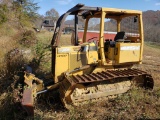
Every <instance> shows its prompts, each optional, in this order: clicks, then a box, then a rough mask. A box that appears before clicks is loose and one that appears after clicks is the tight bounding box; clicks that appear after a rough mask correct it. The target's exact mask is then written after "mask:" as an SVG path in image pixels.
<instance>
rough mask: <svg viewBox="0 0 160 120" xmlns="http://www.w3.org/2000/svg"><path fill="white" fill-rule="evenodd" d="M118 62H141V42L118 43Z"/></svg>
mask: <svg viewBox="0 0 160 120" xmlns="http://www.w3.org/2000/svg"><path fill="white" fill-rule="evenodd" d="M116 50H117V51H116V56H115V60H116V63H127V62H139V60H140V43H117V44H116Z"/></svg>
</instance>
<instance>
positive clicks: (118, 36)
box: [114, 31, 125, 42]
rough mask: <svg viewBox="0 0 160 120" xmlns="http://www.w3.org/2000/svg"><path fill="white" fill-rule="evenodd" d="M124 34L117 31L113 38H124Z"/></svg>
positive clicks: (115, 39)
mask: <svg viewBox="0 0 160 120" xmlns="http://www.w3.org/2000/svg"><path fill="white" fill-rule="evenodd" d="M124 35H125V32H124V31H121V32H117V34H116V36H115V38H114V41H115V42H116V41H117V40H118V39H124Z"/></svg>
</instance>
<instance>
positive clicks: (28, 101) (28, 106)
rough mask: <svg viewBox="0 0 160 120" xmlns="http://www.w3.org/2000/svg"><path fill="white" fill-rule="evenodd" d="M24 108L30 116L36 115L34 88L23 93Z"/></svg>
mask: <svg viewBox="0 0 160 120" xmlns="http://www.w3.org/2000/svg"><path fill="white" fill-rule="evenodd" d="M21 104H22V107H23V108H24V109H25V110H26V111H27V114H28V115H31V116H33V115H34V107H33V105H34V98H33V90H32V88H27V89H25V90H24V91H23V98H22V102H21Z"/></svg>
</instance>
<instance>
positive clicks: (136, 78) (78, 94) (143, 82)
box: [21, 4, 154, 115]
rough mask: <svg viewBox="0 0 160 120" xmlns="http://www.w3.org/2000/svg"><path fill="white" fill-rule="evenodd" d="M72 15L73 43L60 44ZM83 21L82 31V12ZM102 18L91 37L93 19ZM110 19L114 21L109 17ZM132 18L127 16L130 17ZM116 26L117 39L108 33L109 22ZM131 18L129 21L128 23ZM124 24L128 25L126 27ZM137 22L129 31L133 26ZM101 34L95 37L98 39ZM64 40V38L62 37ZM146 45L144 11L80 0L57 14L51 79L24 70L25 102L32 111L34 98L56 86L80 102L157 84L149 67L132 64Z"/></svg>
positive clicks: (68, 99)
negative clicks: (139, 67)
mask: <svg viewBox="0 0 160 120" xmlns="http://www.w3.org/2000/svg"><path fill="white" fill-rule="evenodd" d="M68 15H72V16H74V21H75V22H74V30H73V32H72V37H71V39H70V42H71V44H70V45H62V44H60V43H61V40H62V39H61V37H62V32H63V30H64V23H65V20H66V17H67V16H68ZM79 17H82V18H83V19H84V21H85V24H84V28H83V30H81V31H83V37H82V38H80V37H79V36H78V31H79V30H78V28H79V27H78V23H79V22H78V20H79V19H78V18H79ZM93 18H97V19H99V22H100V23H99V24H98V28H99V31H96V34H98V38H97V37H94V36H92V38H90V39H89V40H88V39H87V38H88V37H87V36H88V35H89V34H88V32H89V27H90V25H89V21H90V19H93ZM111 19H112V21H111ZM128 19H129V20H130V22H127V20H128ZM108 22H110V23H112V25H111V28H113V27H114V28H115V30H116V32H110V34H111V33H112V34H113V33H116V34H115V36H114V39H111V38H107V34H108V35H109V32H108V33H107V32H106V30H108V29H107V28H106V26H107V25H106V24H107V23H108ZM129 23H130V24H129ZM122 26H125V27H124V29H122ZM130 27H131V28H133V27H134V28H136V30H135V29H134V30H133V31H131V30H130V29H129V28H130ZM95 38H97V39H95ZM63 40H64V39H63ZM143 45H144V33H143V21H142V12H141V11H138V10H124V9H115V8H103V7H88V6H85V5H83V4H77V5H76V6H74V7H73V8H71V9H70V10H68V11H67V12H66V13H64V14H63V15H62V16H60V17H59V19H58V21H57V24H56V28H55V30H54V35H53V38H52V42H51V47H52V79H53V81H54V83H53V84H51V85H45V84H44V82H45V80H41V79H39V78H37V77H35V75H33V74H32V73H30V72H29V71H30V70H26V71H25V75H24V78H25V79H24V83H25V87H24V88H23V97H22V102H21V104H22V106H23V107H24V108H25V110H26V111H27V112H28V114H32V115H33V113H34V112H33V109H34V99H35V97H36V95H37V94H41V93H45V92H47V91H49V90H54V89H58V90H59V96H60V99H61V101H62V103H63V104H64V106H66V107H67V106H68V105H75V106H77V105H79V104H82V103H85V102H88V101H96V100H99V98H107V99H108V98H113V97H115V96H116V95H119V94H122V93H125V92H127V91H128V90H129V89H131V88H132V86H140V87H144V88H150V89H153V86H154V81H153V78H152V76H151V75H149V74H148V73H147V72H145V71H142V70H139V69H135V68H133V65H135V64H141V63H142V55H143Z"/></svg>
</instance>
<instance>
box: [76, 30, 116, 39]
mask: <svg viewBox="0 0 160 120" xmlns="http://www.w3.org/2000/svg"><path fill="white" fill-rule="evenodd" d="M115 36H116V34H115V33H104V40H107V39H109V40H114V37H115ZM78 38H79V39H83V31H79V32H78ZM92 38H94V40H96V41H98V39H99V33H97V32H87V36H86V40H87V41H89V40H92Z"/></svg>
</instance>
